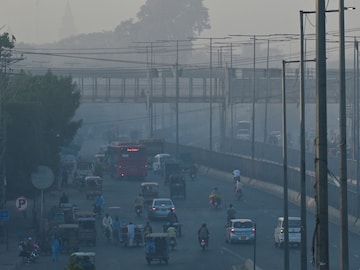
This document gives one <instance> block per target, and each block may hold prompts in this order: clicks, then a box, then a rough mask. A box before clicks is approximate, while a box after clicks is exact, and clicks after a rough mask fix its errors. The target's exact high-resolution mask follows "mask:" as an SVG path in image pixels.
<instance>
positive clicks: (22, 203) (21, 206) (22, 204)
mask: <svg viewBox="0 0 360 270" xmlns="http://www.w3.org/2000/svg"><path fill="white" fill-rule="evenodd" d="M27 205H28V201H27V199H26V198H25V197H24V196H21V197H19V198H17V199H16V202H15V206H16V209H17V210H19V211H25V210H26V209H27Z"/></svg>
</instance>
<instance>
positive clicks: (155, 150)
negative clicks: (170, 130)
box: [138, 138, 165, 168]
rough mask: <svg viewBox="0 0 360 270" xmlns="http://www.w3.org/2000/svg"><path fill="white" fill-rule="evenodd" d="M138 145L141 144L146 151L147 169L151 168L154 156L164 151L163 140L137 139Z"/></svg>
mask: <svg viewBox="0 0 360 270" xmlns="http://www.w3.org/2000/svg"><path fill="white" fill-rule="evenodd" d="M138 143H139V144H142V145H144V146H145V147H146V150H147V161H148V165H149V168H151V167H152V164H153V162H154V156H155V155H157V154H160V153H164V151H165V140H164V139H156V138H151V139H139V140H138Z"/></svg>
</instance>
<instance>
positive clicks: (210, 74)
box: [209, 38, 213, 152]
mask: <svg viewBox="0 0 360 270" xmlns="http://www.w3.org/2000/svg"><path fill="white" fill-rule="evenodd" d="M209 40H210V68H209V77H210V82H209V84H210V93H209V106H210V131H209V132H210V133H209V136H210V138H209V150H210V152H212V149H213V146H212V145H213V144H212V141H213V134H212V130H213V128H212V116H213V111H212V38H210V39H209Z"/></svg>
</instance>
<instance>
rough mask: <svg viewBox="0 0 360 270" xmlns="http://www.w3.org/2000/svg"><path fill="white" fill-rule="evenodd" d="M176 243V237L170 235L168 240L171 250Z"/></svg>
mask: <svg viewBox="0 0 360 270" xmlns="http://www.w3.org/2000/svg"><path fill="white" fill-rule="evenodd" d="M176 244H177V243H176V238H174V237H171V238H170V240H169V245H170V248H171V250H174V249H175V246H176Z"/></svg>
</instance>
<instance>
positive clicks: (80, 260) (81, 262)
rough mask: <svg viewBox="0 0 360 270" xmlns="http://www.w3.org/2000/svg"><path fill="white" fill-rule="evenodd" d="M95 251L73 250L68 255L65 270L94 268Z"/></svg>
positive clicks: (91, 269)
mask: <svg viewBox="0 0 360 270" xmlns="http://www.w3.org/2000/svg"><path fill="white" fill-rule="evenodd" d="M95 256H96V253H95V252H74V253H72V254H71V255H70V256H69V260H68V264H67V267H66V268H65V269H66V270H71V269H79V270H96V260H95Z"/></svg>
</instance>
